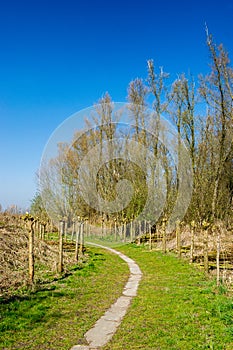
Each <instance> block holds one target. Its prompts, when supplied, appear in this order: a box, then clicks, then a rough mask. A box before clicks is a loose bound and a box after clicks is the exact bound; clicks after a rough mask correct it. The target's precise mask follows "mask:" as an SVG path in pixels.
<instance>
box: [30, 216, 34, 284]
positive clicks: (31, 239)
mask: <svg viewBox="0 0 233 350" xmlns="http://www.w3.org/2000/svg"><path fill="white" fill-rule="evenodd" d="M28 244H29V247H28V248H29V259H28V265H29V280H30V282H31V283H33V282H34V272H35V261H34V260H35V259H34V221H33V218H32V221H29V230H28Z"/></svg>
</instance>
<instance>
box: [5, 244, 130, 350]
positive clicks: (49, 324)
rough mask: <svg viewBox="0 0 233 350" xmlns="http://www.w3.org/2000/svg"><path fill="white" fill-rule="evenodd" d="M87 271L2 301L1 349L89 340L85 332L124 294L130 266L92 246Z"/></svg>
mask: <svg viewBox="0 0 233 350" xmlns="http://www.w3.org/2000/svg"><path fill="white" fill-rule="evenodd" d="M88 251H89V254H90V259H89V262H88V264H87V265H86V266H85V267H84V268H82V269H76V270H75V269H74V270H73V273H72V274H71V275H70V276H68V277H66V278H61V279H60V280H59V281H57V282H56V283H49V284H47V285H44V286H43V287H44V288H43V289H42V290H39V291H37V292H34V293H32V292H31V293H29V292H28V294H27V295H23V296H22V297H20V296H17V297H16V298H15V300H12V301H9V302H7V303H6V302H4V301H2V302H1V304H0V315H1V318H0V349H46V350H52V349H59V350H60V349H61V350H63V349H64V350H68V349H69V348H71V347H72V346H73V345H75V344H78V343H80V344H81V343H83V342H84V334H85V332H86V331H87V330H88V329H90V328H91V326H92V325H93V324H94V323H95V322H96V321H97V320H98V319H99V318H100V317H101V316H102V314H103V313H104V312H105V310H107V309H108V308H109V307H110V305H111V304H112V303H113V302H114V301H115V300H116V299H117V298H118V297H119V296H120V295H121V293H122V289H123V286H124V284H125V283H126V281H127V279H128V275H129V272H128V267H127V264H126V263H125V262H124V261H122V260H121V259H119V257H117V256H116V255H114V254H111V253H108V252H106V251H105V250H100V249H96V248H91V249H88Z"/></svg>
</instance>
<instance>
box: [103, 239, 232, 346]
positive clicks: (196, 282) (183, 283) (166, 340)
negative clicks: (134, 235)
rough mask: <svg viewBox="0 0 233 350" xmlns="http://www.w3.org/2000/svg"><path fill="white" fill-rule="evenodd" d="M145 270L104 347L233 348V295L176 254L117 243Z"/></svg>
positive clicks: (119, 248)
mask: <svg viewBox="0 0 233 350" xmlns="http://www.w3.org/2000/svg"><path fill="white" fill-rule="evenodd" d="M118 250H120V251H122V252H123V253H124V254H126V255H128V256H129V257H131V258H132V259H134V260H135V261H136V262H137V263H138V265H139V266H140V268H141V270H142V272H143V278H142V281H141V282H140V286H139V290H138V296H137V297H136V298H134V299H133V302H132V305H131V308H130V309H129V311H128V313H127V315H126V317H125V318H124V319H123V322H122V323H121V325H120V327H119V329H118V331H117V333H116V334H115V335H114V337H113V339H112V341H110V343H109V344H107V346H105V347H104V350H114V349H122V350H123V349H124V350H125V349H127V350H128V349H131V350H136V349H144V350H147V349H153V350H189V349H190V350H191V349H214V350H220V349H222V350H223V349H224V350H230V349H233V301H232V298H230V297H229V296H228V297H227V296H226V295H224V294H223V293H221V291H222V292H223V291H224V290H223V289H222V290H221V289H220V290H216V287H215V283H214V282H213V281H210V280H206V278H205V277H204V275H203V273H202V272H200V271H199V270H197V269H196V268H195V267H193V266H191V265H189V264H188V263H187V262H185V261H183V260H181V259H178V258H177V257H175V256H173V255H171V254H167V255H163V254H161V253H159V252H153V251H152V252H150V251H148V250H146V249H145V248H142V247H138V246H136V245H127V246H122V247H118Z"/></svg>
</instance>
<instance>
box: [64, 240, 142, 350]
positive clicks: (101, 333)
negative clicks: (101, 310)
mask: <svg viewBox="0 0 233 350" xmlns="http://www.w3.org/2000/svg"><path fill="white" fill-rule="evenodd" d="M87 243H88V242H87ZM88 244H91V245H94V246H97V247H100V248H104V249H106V250H109V251H111V252H112V253H114V254H117V255H118V256H119V257H120V258H121V259H123V260H124V261H126V262H127V264H128V266H129V270H130V276H129V279H128V281H127V283H126V284H125V287H124V290H123V293H122V296H120V297H119V298H118V299H117V300H116V302H115V303H114V304H112V306H111V307H110V308H109V309H108V310H107V311H106V312H105V314H104V315H103V316H102V317H101V318H100V319H99V320H98V321H97V322H96V323H95V325H94V327H93V328H91V329H90V330H89V331H88V332H87V333H86V334H85V339H86V341H87V343H88V344H89V345H74V346H73V347H72V348H71V349H70V350H96V349H100V348H101V347H102V346H104V345H106V344H107V343H108V342H109V340H110V339H111V338H112V336H113V335H114V333H115V332H116V330H117V328H118V327H119V325H120V323H121V321H122V319H123V317H124V316H125V314H126V312H127V310H128V308H129V306H130V303H131V300H132V298H133V297H135V296H136V295H137V289H138V285H139V282H140V280H141V278H142V272H141V270H140V268H139V266H138V265H137V264H136V263H135V261H134V260H132V259H131V258H129V257H128V256H126V255H124V254H122V253H121V252H118V251H117V250H115V249H112V248H109V247H105V246H102V245H99V244H94V243H88Z"/></svg>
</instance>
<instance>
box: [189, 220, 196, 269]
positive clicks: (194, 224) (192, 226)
mask: <svg viewBox="0 0 233 350" xmlns="http://www.w3.org/2000/svg"><path fill="white" fill-rule="evenodd" d="M190 226H191V246H190V263H193V258H194V237H195V227H196V223H195V221H194V220H193V221H191V223H190Z"/></svg>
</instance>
